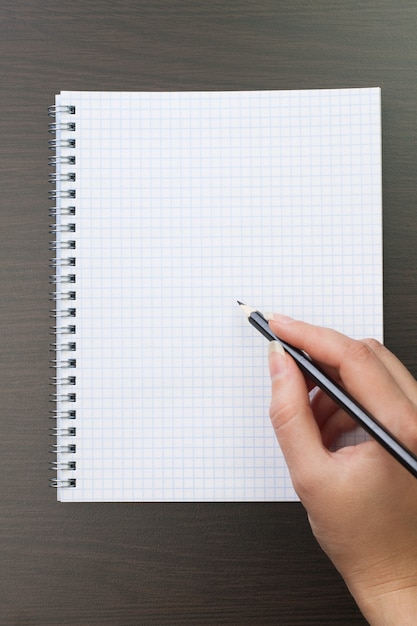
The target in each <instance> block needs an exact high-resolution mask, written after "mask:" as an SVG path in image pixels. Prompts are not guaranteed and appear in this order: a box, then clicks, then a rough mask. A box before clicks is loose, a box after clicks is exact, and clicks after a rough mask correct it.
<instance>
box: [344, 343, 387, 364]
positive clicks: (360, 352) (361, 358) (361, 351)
mask: <svg viewBox="0 0 417 626" xmlns="http://www.w3.org/2000/svg"><path fill="white" fill-rule="evenodd" d="M374 341H375V342H376V340H374V339H371V340H369V339H359V340H354V341H352V342H350V343H349V345H348V346H347V347H346V348H345V353H344V355H343V357H344V358H343V361H342V362H347V363H349V362H354V363H357V364H361V363H366V362H367V361H369V360H371V359H374V358H375V351H374V350H373V349H372V347H371V345H370V343H369V342H374ZM376 343H378V342H376Z"/></svg>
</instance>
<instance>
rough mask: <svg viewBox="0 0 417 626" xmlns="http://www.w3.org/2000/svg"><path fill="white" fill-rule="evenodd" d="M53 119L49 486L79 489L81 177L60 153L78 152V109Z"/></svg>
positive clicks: (70, 158) (53, 111) (60, 111)
mask: <svg viewBox="0 0 417 626" xmlns="http://www.w3.org/2000/svg"><path fill="white" fill-rule="evenodd" d="M48 115H49V117H51V118H54V121H53V122H51V123H50V124H49V125H48V131H49V132H50V133H51V134H53V135H54V136H55V138H54V139H50V140H49V141H48V146H49V149H50V150H53V151H55V155H54V156H51V157H49V159H48V163H49V166H50V167H53V168H56V172H53V173H51V174H50V175H49V183H50V184H51V185H52V186H53V187H54V188H53V189H51V190H50V191H49V199H50V200H52V201H53V202H54V206H52V207H50V208H49V215H50V217H51V219H52V220H53V221H54V223H53V224H51V226H50V233H51V235H53V237H54V240H53V241H51V244H50V250H51V251H52V252H53V253H54V256H53V257H52V258H51V259H50V267H51V268H53V271H54V273H53V274H52V275H51V276H50V283H51V284H52V285H53V286H54V291H52V292H51V293H50V300H52V301H53V302H54V303H55V304H54V308H53V309H52V310H51V311H50V315H51V317H52V318H54V320H55V325H53V326H51V327H50V332H51V334H52V335H53V336H54V338H55V341H54V342H53V343H51V345H50V348H51V350H52V351H53V352H54V358H52V359H51V360H50V367H51V368H52V369H53V370H55V375H54V376H51V379H50V382H51V385H52V386H53V388H54V392H53V393H51V394H50V401H51V403H52V405H53V408H52V409H51V410H50V414H49V417H50V419H52V420H55V422H56V425H55V426H54V427H53V428H50V434H51V436H53V437H54V438H55V441H56V443H54V444H53V445H51V446H50V452H51V453H52V454H53V455H54V456H55V455H58V458H57V459H56V460H53V461H51V462H50V463H49V466H50V469H51V470H52V471H54V472H55V473H56V476H54V477H53V478H52V479H50V485H51V486H52V487H56V488H62V487H70V488H74V487H76V485H77V479H76V478H75V477H74V476H73V475H71V472H74V471H76V469H77V466H76V461H75V460H73V459H71V455H74V454H75V453H76V449H77V448H76V443H74V438H75V439H76V436H77V429H76V426H75V425H74V420H76V418H77V408H76V402H77V393H76V390H75V391H74V390H73V389H74V387H76V383H77V376H76V367H77V360H76V358H75V356H74V357H73V356H69V355H68V353H73V352H76V349H77V342H76V340H75V339H76V338H75V337H74V340H69V339H70V337H69V336H70V335H76V331H77V327H76V324H75V323H74V322H73V321H72V320H73V319H74V318H76V308H75V306H73V305H71V306H67V305H66V302H67V301H75V300H76V291H75V289H74V287H73V286H74V285H75V283H76V274H75V272H74V269H73V268H74V267H75V266H76V258H75V256H74V252H70V251H74V250H75V249H76V241H75V238H74V235H73V233H75V232H76V224H75V221H72V219H73V218H75V216H76V207H75V206H74V205H73V204H70V205H67V204H66V202H65V200H67V199H70V200H73V199H74V198H75V197H76V190H75V188H74V186H73V183H74V182H75V181H76V173H75V172H74V171H73V170H71V171H67V170H68V167H72V166H74V165H76V158H75V156H74V155H71V154H61V152H62V151H63V152H67V151H68V150H72V149H74V148H75V145H76V143H75V139H73V138H72V137H71V136H70V135H71V133H73V132H75V131H76V122H74V121H72V120H71V121H61V117H65V118H67V117H68V115H75V107H73V106H61V105H55V106H51V107H49V108H48ZM67 135H69V136H68V137H67ZM67 251H68V253H67ZM70 286H72V287H70ZM69 322H70V323H69ZM67 337H68V339H67ZM67 371H68V373H67ZM71 388H72V389H71Z"/></svg>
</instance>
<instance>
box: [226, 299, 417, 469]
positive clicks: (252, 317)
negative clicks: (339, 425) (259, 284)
mask: <svg viewBox="0 0 417 626" xmlns="http://www.w3.org/2000/svg"><path fill="white" fill-rule="evenodd" d="M238 304H239V305H240V307H241V308H242V310H243V312H244V313H245V315H246V317H247V318H248V320H249V322H250V323H251V324H252V326H254V327H255V328H256V330H258V331H259V332H260V333H262V334H263V335H264V337H266V338H267V339H269V341H279V343H280V344H281V345H282V347H283V348H284V350H285V351H286V352H288V354H290V355H291V356H292V358H293V359H294V361H295V362H296V363H297V365H298V367H299V368H300V369H301V370H302V372H304V374H306V375H307V376H308V378H310V379H311V380H312V381H313V382H314V383H315V384H316V385H317V386H318V387H320V389H322V390H323V391H324V392H325V393H326V394H327V395H328V396H329V397H330V398H331V399H332V400H334V402H336V404H338V405H339V406H340V407H341V408H342V409H343V410H344V411H346V413H348V415H350V416H351V417H352V418H353V419H354V420H355V421H356V422H358V424H360V425H361V426H362V428H363V429H364V430H366V432H367V433H369V434H370V435H371V437H373V439H375V441H377V442H378V443H380V444H381V446H383V447H384V448H385V450H387V451H388V452H389V453H390V454H391V455H392V456H393V457H394V458H395V459H397V461H399V462H400V463H401V465H403V466H404V467H405V468H406V469H407V470H408V471H409V472H410V473H411V474H413V476H415V477H416V478H417V456H416V455H415V454H413V453H412V452H411V451H410V450H408V448H406V447H405V446H403V444H402V443H401V442H400V441H399V440H398V439H396V437H394V435H392V434H391V433H390V432H389V431H388V430H387V429H386V428H385V427H384V426H383V425H382V424H380V422H378V420H376V419H375V418H374V417H372V415H370V414H369V413H368V412H367V411H365V409H364V408H363V407H361V406H360V404H358V403H357V402H356V400H354V399H353V398H352V396H350V395H349V394H348V393H347V392H346V391H345V390H344V389H342V387H341V386H340V385H338V384H337V383H336V382H335V381H334V380H332V379H331V378H330V376H328V375H327V374H326V373H325V372H324V371H323V370H322V369H321V368H320V367H319V366H318V365H316V364H315V363H314V362H313V361H312V359H311V358H310V357H309V356H308V355H307V354H306V353H305V352H303V351H302V350H299V349H298V348H295V347H294V346H292V345H291V344H289V343H287V342H286V341H283V340H282V339H280V338H279V337H277V336H276V335H275V334H274V333H273V332H272V330H271V329H270V327H269V324H268V321H267V320H266V319H265V318H264V316H263V315H262V313H260V312H259V311H256V310H255V309H251V308H250V307H248V306H246V304H243V302H239V300H238Z"/></svg>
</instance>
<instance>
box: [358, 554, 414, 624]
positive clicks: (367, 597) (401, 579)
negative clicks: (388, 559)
mask: <svg viewBox="0 0 417 626" xmlns="http://www.w3.org/2000/svg"><path fill="white" fill-rule="evenodd" d="M388 568H389V569H390V572H389V574H388V572H386V573H387V574H388V575H387V576H386V577H384V578H382V579H381V578H378V577H374V576H373V575H372V570H369V572H368V575H367V580H366V582H364V583H363V584H361V583H360V582H359V583H357V582H355V583H349V581H347V585H348V587H349V590H350V592H351V593H352V595H353V597H354V598H355V601H356V603H357V604H358V607H359V608H360V610H361V611H362V613H363V615H364V617H365V618H366V619H367V620H368V622H369V624H371V625H372V626H398V625H399V624H401V626H415V623H416V615H417V562H415V563H413V564H412V567H410V568H409V569H408V571H405V568H404V567H402V568H401V569H402V571H398V569H396V568H395V565H394V564H392V567H389V564H388ZM392 572H395V577H394V576H393V574H392ZM381 580H382V582H380V581H381Z"/></svg>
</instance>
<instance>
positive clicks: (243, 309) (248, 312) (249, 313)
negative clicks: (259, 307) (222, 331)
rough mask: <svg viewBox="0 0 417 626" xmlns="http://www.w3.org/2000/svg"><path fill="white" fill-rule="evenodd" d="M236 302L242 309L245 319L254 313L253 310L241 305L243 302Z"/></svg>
mask: <svg viewBox="0 0 417 626" xmlns="http://www.w3.org/2000/svg"><path fill="white" fill-rule="evenodd" d="M237 302H238V304H239V306H241V307H242V311H243V313H244V314H245V315H246V317H247V318H249V317H250V315H251V313H253V312H254V311H255V309H251V308H250V306H247V305H246V304H243V302H240V300H238V301H237Z"/></svg>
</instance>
